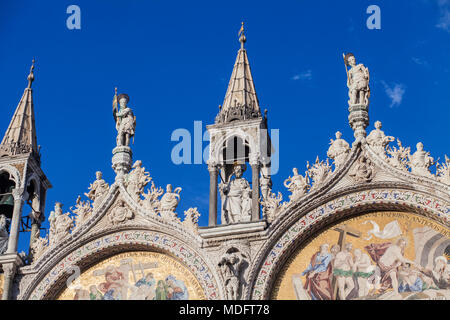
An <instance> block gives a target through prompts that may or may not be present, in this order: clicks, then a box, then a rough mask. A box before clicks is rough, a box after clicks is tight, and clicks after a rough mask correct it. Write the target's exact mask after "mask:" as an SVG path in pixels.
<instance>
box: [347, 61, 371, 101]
mask: <svg viewBox="0 0 450 320" xmlns="http://www.w3.org/2000/svg"><path fill="white" fill-rule="evenodd" d="M342 56H343V58H344V62H345V70H346V72H347V87H348V96H349V98H350V100H349V101H348V103H349V106H353V105H364V106H368V105H369V97H370V88H369V78H370V75H369V69H368V68H366V67H365V66H364V65H363V64H362V63H360V64H358V65H357V64H356V59H355V56H354V55H353V53H347V54H342ZM347 66H350V67H351V68H350V70H347Z"/></svg>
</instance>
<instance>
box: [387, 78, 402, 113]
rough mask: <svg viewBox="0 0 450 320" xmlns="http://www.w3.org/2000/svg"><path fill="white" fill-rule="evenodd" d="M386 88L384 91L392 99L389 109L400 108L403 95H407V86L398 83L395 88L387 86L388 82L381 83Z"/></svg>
mask: <svg viewBox="0 0 450 320" xmlns="http://www.w3.org/2000/svg"><path fill="white" fill-rule="evenodd" d="M381 83H382V84H383V86H384V90H385V92H386V94H387V96H388V97H389V98H390V99H391V105H390V106H389V107H391V108H392V107H394V106H398V105H400V104H401V103H402V100H403V95H404V94H405V89H406V87H405V85H404V84H401V83H400V84H399V83H396V84H394V86H393V87H390V86H388V85H387V83H386V82H384V81H381Z"/></svg>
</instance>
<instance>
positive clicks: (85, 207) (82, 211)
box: [70, 196, 95, 230]
mask: <svg viewBox="0 0 450 320" xmlns="http://www.w3.org/2000/svg"><path fill="white" fill-rule="evenodd" d="M94 205H95V202H94ZM70 210H71V211H72V212H73V214H74V215H75V228H74V230H75V229H78V228H79V227H81V225H82V224H83V222H84V221H85V220H86V219H87V218H88V217H89V215H90V214H91V213H92V207H91V204H90V203H89V201H81V197H80V196H78V198H77V202H76V205H75V208H74V207H71V208H70Z"/></svg>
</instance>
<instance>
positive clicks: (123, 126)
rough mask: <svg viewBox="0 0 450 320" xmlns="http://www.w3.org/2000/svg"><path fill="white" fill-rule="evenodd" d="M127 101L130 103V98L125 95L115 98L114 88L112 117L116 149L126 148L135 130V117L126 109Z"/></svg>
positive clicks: (131, 111)
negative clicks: (115, 132) (115, 134)
mask: <svg viewBox="0 0 450 320" xmlns="http://www.w3.org/2000/svg"><path fill="white" fill-rule="evenodd" d="M128 101H130V98H129V97H128V95H127V94H125V93H122V94H119V96H117V88H116V94H115V95H114V100H113V116H114V120H115V121H116V129H117V146H118V147H120V146H126V147H128V146H129V145H130V139H131V137H134V131H135V129H136V117H135V116H134V114H133V110H131V108H129V107H128Z"/></svg>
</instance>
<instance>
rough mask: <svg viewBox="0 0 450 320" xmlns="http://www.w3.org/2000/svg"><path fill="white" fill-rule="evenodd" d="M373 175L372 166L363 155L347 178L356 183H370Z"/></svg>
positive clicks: (373, 169)
mask: <svg viewBox="0 0 450 320" xmlns="http://www.w3.org/2000/svg"><path fill="white" fill-rule="evenodd" d="M374 174H375V168H374V165H373V163H372V162H371V161H370V159H368V158H367V156H366V155H364V154H363V155H361V156H360V157H359V159H358V161H357V162H356V164H355V166H354V167H353V168H352V170H351V171H350V172H349V176H350V177H352V178H353V179H354V180H355V182H358V183H361V182H370V181H372V178H373V176H374Z"/></svg>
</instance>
